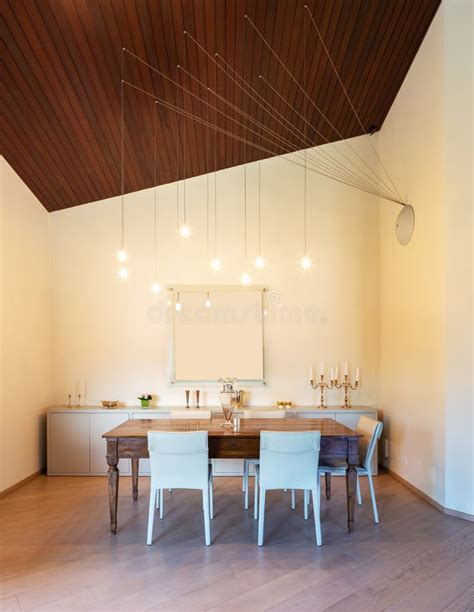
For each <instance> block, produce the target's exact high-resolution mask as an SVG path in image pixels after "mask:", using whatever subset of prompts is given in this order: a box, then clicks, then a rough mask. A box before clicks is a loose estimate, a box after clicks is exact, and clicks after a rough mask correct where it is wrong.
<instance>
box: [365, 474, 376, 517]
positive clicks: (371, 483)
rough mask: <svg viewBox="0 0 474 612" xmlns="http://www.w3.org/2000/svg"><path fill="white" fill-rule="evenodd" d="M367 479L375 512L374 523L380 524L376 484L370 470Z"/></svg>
mask: <svg viewBox="0 0 474 612" xmlns="http://www.w3.org/2000/svg"><path fill="white" fill-rule="evenodd" d="M367 479H368V481H369V489H370V498H371V500H372V510H373V512H374V522H375V523H378V522H379V513H378V511H377V502H376V501H375V491H374V483H373V482H372V474H371V473H370V469H369V470H368V471H367Z"/></svg>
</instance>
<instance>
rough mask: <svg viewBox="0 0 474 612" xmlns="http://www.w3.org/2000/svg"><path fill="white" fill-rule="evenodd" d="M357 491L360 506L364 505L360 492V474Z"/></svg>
mask: <svg viewBox="0 0 474 612" xmlns="http://www.w3.org/2000/svg"><path fill="white" fill-rule="evenodd" d="M356 491H357V503H358V504H359V506H362V494H361V492H360V478H359V476H357V485H356Z"/></svg>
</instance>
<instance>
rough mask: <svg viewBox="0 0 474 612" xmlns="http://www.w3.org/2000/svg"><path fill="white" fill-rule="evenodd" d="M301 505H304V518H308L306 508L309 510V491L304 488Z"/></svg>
mask: <svg viewBox="0 0 474 612" xmlns="http://www.w3.org/2000/svg"><path fill="white" fill-rule="evenodd" d="M303 505H304V520H305V521H307V520H308V510H309V491H307V490H306V489H305V490H304V492H303Z"/></svg>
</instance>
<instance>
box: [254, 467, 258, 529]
mask: <svg viewBox="0 0 474 612" xmlns="http://www.w3.org/2000/svg"><path fill="white" fill-rule="evenodd" d="M258 486H259V480H258V470H255V479H254V490H253V518H254V520H255V521H256V520H257V519H258Z"/></svg>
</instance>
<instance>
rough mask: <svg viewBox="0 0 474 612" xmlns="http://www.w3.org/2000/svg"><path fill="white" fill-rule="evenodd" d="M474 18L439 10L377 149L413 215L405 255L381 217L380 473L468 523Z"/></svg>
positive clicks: (389, 218)
mask: <svg viewBox="0 0 474 612" xmlns="http://www.w3.org/2000/svg"><path fill="white" fill-rule="evenodd" d="M471 7H472V5H471V3H470V2H462V1H461V2H449V1H448V2H445V3H443V5H442V6H441V8H440V10H439V12H438V13H437V15H436V17H435V19H434V21H433V23H432V25H431V27H430V30H429V32H428V34H427V36H426V38H425V40H424V42H423V44H422V46H421V48H420V50H419V52H418V54H417V56H416V58H415V60H414V62H413V65H412V67H411V69H410V71H409V73H408V75H407V77H406V79H405V81H404V83H403V85H402V88H401V90H400V92H399V94H398V96H397V98H396V100H395V103H394V105H393V106H392V108H391V110H390V113H389V115H388V117H387V119H386V121H385V123H384V125H383V128H382V130H381V132H380V134H379V145H380V152H381V156H382V158H383V159H384V161H385V162H386V165H387V166H388V167H389V168H390V169H391V170H392V173H393V175H394V178H395V182H396V183H397V184H398V185H399V186H402V188H403V189H404V192H403V195H404V196H405V197H406V198H407V201H408V202H409V203H411V204H413V206H414V208H415V212H416V229H415V234H414V237H413V239H412V241H411V243H410V244H409V245H408V246H406V247H402V246H400V245H398V244H397V242H396V240H395V238H394V233H393V228H394V224H395V219H396V215H397V214H398V212H399V210H398V209H397V208H396V207H395V208H393V209H392V208H390V207H389V206H387V205H383V206H382V207H381V215H380V222H381V224H380V228H381V229H380V273H381V283H380V287H381V328H380V329H381V376H380V400H381V401H380V405H381V408H382V410H383V411H384V421H385V432H384V436H385V438H386V439H387V440H389V441H390V444H389V454H390V456H389V457H388V458H387V463H388V465H389V466H390V468H391V469H393V470H394V471H395V472H396V473H398V474H400V475H401V476H402V477H403V478H405V479H406V480H408V481H409V482H411V483H413V484H414V485H415V486H416V487H418V488H419V489H421V490H422V491H423V492H425V493H426V494H427V495H429V496H430V497H432V498H433V499H435V500H436V501H437V502H439V503H440V504H442V505H446V506H448V507H449V508H451V509H456V510H459V511H461V512H466V513H471V514H472V513H473V512H474V507H473V505H472V504H473V487H472V479H473V454H472V453H473V450H472V449H473V438H472V431H473V429H472V418H473V416H472V379H471V373H472V361H471V359H472V342H473V334H472V231H473V225H472V163H473V161H472V140H471V138H472V131H471V130H472V89H470V88H472V62H471V57H470V56H469V54H468V53H467V51H468V50H470V44H472V21H471V22H470V21H469V19H470V11H471ZM466 55H467V56H468V57H469V60H468V59H467V58H466Z"/></svg>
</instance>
